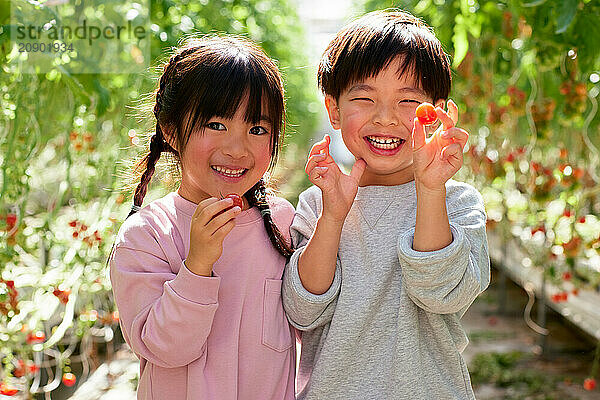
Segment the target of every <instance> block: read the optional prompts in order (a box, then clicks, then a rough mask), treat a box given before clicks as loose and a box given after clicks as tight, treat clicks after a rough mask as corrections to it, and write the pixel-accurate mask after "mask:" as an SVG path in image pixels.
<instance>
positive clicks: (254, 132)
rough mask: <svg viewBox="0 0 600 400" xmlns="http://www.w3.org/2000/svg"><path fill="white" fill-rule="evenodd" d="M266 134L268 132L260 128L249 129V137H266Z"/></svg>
mask: <svg viewBox="0 0 600 400" xmlns="http://www.w3.org/2000/svg"><path fill="white" fill-rule="evenodd" d="M268 133H269V132H268V131H267V130H266V129H265V128H263V127H262V126H253V127H252V128H250V134H251V135H266V134H268Z"/></svg>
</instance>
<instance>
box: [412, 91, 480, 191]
mask: <svg viewBox="0 0 600 400" xmlns="http://www.w3.org/2000/svg"><path fill="white" fill-rule="evenodd" d="M435 111H436V113H437V116H438V118H439V119H440V121H441V122H442V126H441V127H440V128H438V129H437V130H436V131H435V132H434V134H433V136H432V137H430V138H429V139H426V138H425V127H424V126H423V124H421V123H420V122H419V120H418V119H417V118H415V119H414V126H413V166H414V171H415V181H416V183H417V184H419V185H421V186H422V187H425V188H427V189H430V190H440V189H442V188H444V185H445V183H446V181H447V180H448V179H450V178H452V176H454V174H456V172H457V171H458V170H459V169H460V167H462V164H463V149H464V148H465V145H466V144H467V140H468V139H469V134H468V133H467V132H466V131H465V130H464V129H460V128H457V127H455V126H454V125H455V124H456V122H457V121H458V107H457V106H456V104H455V103H454V102H453V101H452V100H448V112H446V111H444V110H443V109H441V108H440V107H436V109H435Z"/></svg>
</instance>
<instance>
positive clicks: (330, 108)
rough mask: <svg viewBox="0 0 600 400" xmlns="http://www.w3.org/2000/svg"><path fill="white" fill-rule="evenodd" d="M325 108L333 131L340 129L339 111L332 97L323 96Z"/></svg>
mask: <svg viewBox="0 0 600 400" xmlns="http://www.w3.org/2000/svg"><path fill="white" fill-rule="evenodd" d="M325 108H327V114H328V115H329V122H331V126H332V127H333V129H340V127H341V124H340V109H339V107H338V105H337V101H335V99H334V98H333V96H330V95H325Z"/></svg>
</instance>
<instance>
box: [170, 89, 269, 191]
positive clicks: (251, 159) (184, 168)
mask: <svg viewBox="0 0 600 400" xmlns="http://www.w3.org/2000/svg"><path fill="white" fill-rule="evenodd" d="M246 106H247V100H245V101H242V102H241V103H240V106H239V107H238V110H237V112H236V114H235V115H234V116H233V118H231V119H225V118H219V117H213V118H211V119H210V120H209V122H208V123H207V124H206V125H205V126H204V127H203V129H202V131H200V132H193V133H192V134H191V136H190V140H189V141H188V143H187V145H186V147H185V149H184V151H183V152H180V158H181V174H182V180H181V186H180V188H179V194H180V195H181V196H183V197H184V198H186V199H187V200H190V201H192V202H194V203H199V202H200V201H202V200H204V199H207V198H209V197H216V198H221V197H223V196H226V195H228V194H230V193H236V194H238V195H240V196H241V195H243V194H244V193H246V192H247V191H248V190H249V189H250V188H251V187H252V186H254V185H255V184H256V183H257V182H258V181H259V180H260V179H261V178H262V177H263V175H264V173H265V172H266V171H267V169H268V168H269V163H270V161H271V147H270V144H271V135H272V134H273V132H272V131H271V123H270V122H269V121H270V120H269V118H268V117H266V116H265V117H263V118H262V120H261V121H260V123H259V124H250V123H248V122H246V121H245V120H244V111H245V110H246ZM263 109H264V108H263Z"/></svg>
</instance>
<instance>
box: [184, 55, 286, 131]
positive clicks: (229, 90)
mask: <svg viewBox="0 0 600 400" xmlns="http://www.w3.org/2000/svg"><path fill="white" fill-rule="evenodd" d="M191 68H195V69H197V73H194V74H187V76H189V77H190V82H182V86H181V87H182V91H181V93H182V95H183V96H185V98H187V99H193V100H192V101H190V102H188V104H189V110H187V112H186V114H187V115H190V116H193V117H192V118H189V119H188V123H187V124H186V126H185V127H184V132H185V133H186V134H185V136H186V139H189V135H190V134H191V132H199V131H201V130H202V128H203V127H204V125H206V123H208V121H209V120H210V119H211V118H213V117H220V118H224V119H231V118H233V117H234V115H235V114H236V112H237V110H238V108H239V106H240V104H242V103H243V101H244V100H245V99H246V98H247V99H248V102H247V105H246V110H245V112H244V120H245V121H246V122H248V123H251V124H257V125H258V124H260V123H261V121H263V120H265V119H266V120H267V121H268V122H269V123H270V125H271V127H272V129H273V133H278V132H279V130H280V128H281V118H282V113H283V104H282V96H281V93H280V90H279V88H278V87H277V85H275V84H274V82H273V81H272V80H271V81H269V79H267V78H265V75H267V76H268V74H266V73H265V72H266V71H264V70H263V69H261V68H260V66H259V65H255V64H254V63H253V62H252V60H250V59H249V57H244V55H240V54H239V53H238V54H237V56H235V57H231V58H229V59H223V57H221V60H215V62H206V60H204V61H203V62H202V63H201V65H195V66H192V67H191ZM263 106H264V108H265V109H263ZM186 141H187V140H186Z"/></svg>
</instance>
